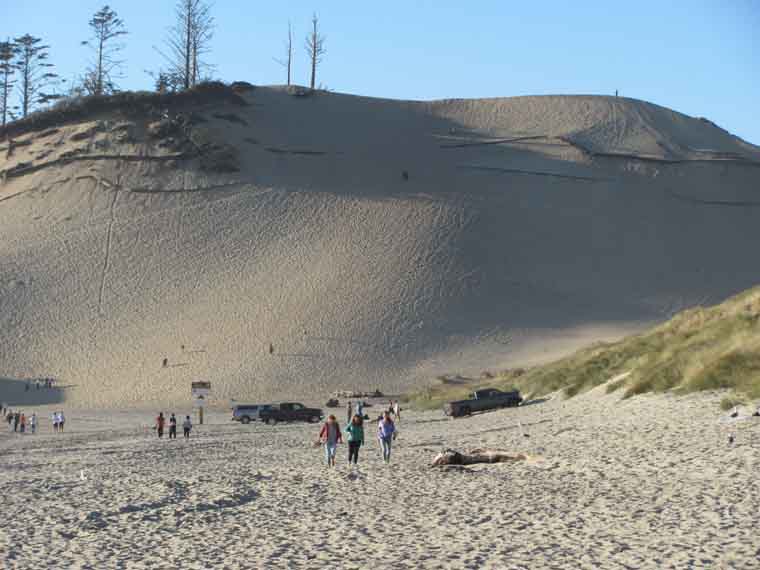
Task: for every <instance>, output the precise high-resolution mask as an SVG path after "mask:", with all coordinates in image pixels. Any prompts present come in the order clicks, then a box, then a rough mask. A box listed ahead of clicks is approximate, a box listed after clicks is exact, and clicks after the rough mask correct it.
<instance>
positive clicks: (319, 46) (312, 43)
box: [305, 13, 327, 89]
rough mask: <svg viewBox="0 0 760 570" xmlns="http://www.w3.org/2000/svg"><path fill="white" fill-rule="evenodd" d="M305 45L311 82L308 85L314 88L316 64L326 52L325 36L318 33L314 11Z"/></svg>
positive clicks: (317, 21) (317, 20) (317, 22)
mask: <svg viewBox="0 0 760 570" xmlns="http://www.w3.org/2000/svg"><path fill="white" fill-rule="evenodd" d="M305 47H306V53H307V54H309V60H310V61H311V82H310V83H309V85H310V87H311V88H312V89H314V83H315V81H316V79H317V66H318V65H319V64H320V63H321V62H322V58H323V57H324V56H325V54H326V53H327V49H326V48H325V37H324V36H323V35H322V34H320V33H319V19H318V18H317V15H316V13H315V14H314V16H312V18H311V32H309V35H308V36H306V46H305Z"/></svg>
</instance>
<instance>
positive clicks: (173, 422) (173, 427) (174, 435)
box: [169, 414, 177, 439]
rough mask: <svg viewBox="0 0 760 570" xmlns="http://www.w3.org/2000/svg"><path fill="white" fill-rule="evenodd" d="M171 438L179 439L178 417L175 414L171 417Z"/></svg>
mask: <svg viewBox="0 0 760 570" xmlns="http://www.w3.org/2000/svg"><path fill="white" fill-rule="evenodd" d="M169 439H177V418H176V417H175V416H174V414H172V415H171V417H170V418H169Z"/></svg>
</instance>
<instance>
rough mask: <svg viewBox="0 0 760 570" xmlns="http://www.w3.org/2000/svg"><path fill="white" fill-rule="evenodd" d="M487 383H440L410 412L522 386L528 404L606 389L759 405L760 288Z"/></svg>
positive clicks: (420, 395) (413, 397)
mask: <svg viewBox="0 0 760 570" xmlns="http://www.w3.org/2000/svg"><path fill="white" fill-rule="evenodd" d="M487 376H488V377H487V378H483V377H481V378H478V379H470V380H468V379H466V378H462V377H459V380H458V381H457V382H455V383H454V382H452V381H451V379H449V378H448V377H439V378H438V379H436V380H435V381H434V382H431V384H430V385H429V386H426V387H425V388H423V389H421V390H418V391H417V392H415V393H412V394H410V396H409V398H408V401H409V404H411V405H413V406H418V407H420V408H434V407H437V406H439V405H442V404H443V403H444V402H445V401H448V400H454V399H461V398H462V397H465V396H466V395H467V394H468V393H469V392H471V391H472V390H473V389H477V388H478V387H483V386H486V385H488V386H493V387H495V388H501V389H508V388H510V387H513V386H517V387H518V388H519V389H520V390H521V391H522V392H523V393H524V394H525V395H526V398H528V399H530V398H537V397H540V396H543V395H545V394H548V393H552V392H557V391H561V392H563V393H564V394H565V395H566V396H568V397H571V396H575V395H576V394H580V393H583V392H585V391H587V390H590V389H591V388H594V387H596V386H599V385H602V384H605V383H606V384H607V385H606V388H605V389H606V390H607V392H616V391H618V390H623V397H625V398H629V397H632V396H636V395H639V394H645V393H648V392H666V391H675V392H677V393H681V394H684V393H690V392H696V391H703V390H729V391H731V393H732V394H734V395H733V396H730V397H729V399H731V400H732V401H733V400H737V401H740V400H743V399H756V398H760V287H755V288H753V289H750V290H748V291H746V292H744V293H741V294H739V295H736V296H734V297H732V298H730V299H728V300H726V301H725V302H723V303H721V304H719V305H715V306H712V307H694V308H691V309H688V310H685V311H683V312H681V313H679V314H677V315H676V316H674V317H673V318H672V319H670V320H669V321H667V322H665V323H663V324H661V325H659V326H657V327H655V328H654V329H652V330H650V331H648V332H645V333H642V334H637V335H633V336H629V337H627V338H624V339H622V340H619V341H617V342H610V343H597V344H594V345H592V346H589V347H587V348H584V349H581V350H579V351H577V352H575V353H574V354H572V355H570V356H568V357H565V358H562V359H560V360H557V361H555V362H551V363H549V364H546V365H543V366H537V367H534V368H531V369H528V370H525V371H523V370H520V371H519V374H516V373H515V371H512V370H506V371H503V372H500V373H496V374H494V375H491V374H488V375H487ZM729 407H731V406H729Z"/></svg>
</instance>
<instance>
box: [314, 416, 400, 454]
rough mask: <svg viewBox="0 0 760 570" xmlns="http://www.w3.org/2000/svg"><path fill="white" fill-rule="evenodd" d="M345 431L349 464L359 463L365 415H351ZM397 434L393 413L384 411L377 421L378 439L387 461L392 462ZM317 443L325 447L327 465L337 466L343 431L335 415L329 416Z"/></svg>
mask: <svg viewBox="0 0 760 570" xmlns="http://www.w3.org/2000/svg"><path fill="white" fill-rule="evenodd" d="M360 404H361V402H360ZM357 407H358V406H357ZM362 411H363V410H362ZM397 417H398V416H397ZM345 433H346V442H347V443H348V464H349V465H351V464H354V465H357V464H358V463H359V449H360V448H361V446H362V445H364V416H363V415H362V414H361V413H356V414H354V415H353V416H351V418H350V421H349V422H348V426H346V429H345ZM397 434H398V432H397V431H396V425H395V423H394V422H393V419H392V418H391V413H390V412H388V411H385V412H383V415H382V416H380V417H379V418H378V422H377V439H378V441H379V442H380V448H381V450H382V453H383V461H384V462H385V463H390V461H391V445H392V442H393V440H395V439H396V436H397ZM317 443H319V444H321V445H323V446H324V448H325V459H326V460H327V466H328V467H335V456H336V454H337V451H338V444H339V443H343V432H341V429H340V424H339V423H338V420H337V419H336V418H335V416H334V415H330V416H328V418H327V421H326V422H325V423H324V424H323V425H322V429H321V430H320V432H319V440H318V442H317Z"/></svg>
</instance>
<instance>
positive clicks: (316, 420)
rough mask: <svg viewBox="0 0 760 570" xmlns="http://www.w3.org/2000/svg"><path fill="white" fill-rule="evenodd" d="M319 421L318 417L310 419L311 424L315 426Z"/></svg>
mask: <svg viewBox="0 0 760 570" xmlns="http://www.w3.org/2000/svg"><path fill="white" fill-rule="evenodd" d="M318 421H319V418H318V417H317V416H311V417H310V418H309V423H310V424H315V423H317V422H318Z"/></svg>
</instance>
